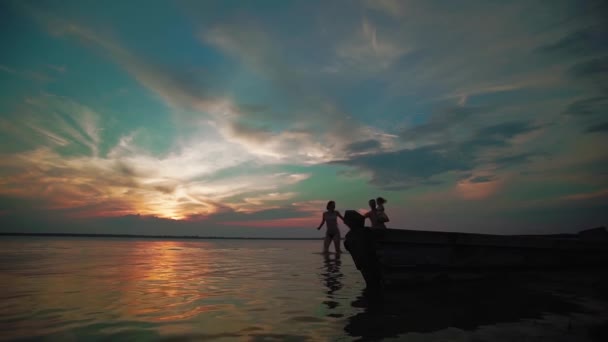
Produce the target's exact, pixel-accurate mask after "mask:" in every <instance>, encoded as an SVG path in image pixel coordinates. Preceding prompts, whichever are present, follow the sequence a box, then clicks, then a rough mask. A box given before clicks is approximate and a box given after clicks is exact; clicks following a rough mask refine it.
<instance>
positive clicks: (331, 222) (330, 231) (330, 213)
mask: <svg viewBox="0 0 608 342" xmlns="http://www.w3.org/2000/svg"><path fill="white" fill-rule="evenodd" d="M338 217H339V218H340V219H341V220H342V222H344V217H342V215H340V212H339V211H337V210H336V202H334V201H329V202H327V211H326V212H324V213H323V219H322V220H321V224H319V227H317V230H319V229H321V227H323V224H324V223H327V231H326V232H325V240H324V241H323V253H328V252H329V244H330V243H331V242H332V241H333V242H334V249H335V250H336V253H342V251H341V250H340V229H338Z"/></svg>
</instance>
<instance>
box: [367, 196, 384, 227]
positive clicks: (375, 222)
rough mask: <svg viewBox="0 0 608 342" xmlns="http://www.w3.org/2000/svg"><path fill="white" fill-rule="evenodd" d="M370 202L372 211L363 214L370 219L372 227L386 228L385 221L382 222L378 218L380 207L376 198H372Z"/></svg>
mask: <svg viewBox="0 0 608 342" xmlns="http://www.w3.org/2000/svg"><path fill="white" fill-rule="evenodd" d="M368 203H369V208H370V211H368V212H366V213H365V215H363V216H364V217H366V218H368V219H369V221H370V223H371V225H372V229H376V228H386V226H385V225H384V222H380V220H379V219H378V208H377V207H376V200H375V199H373V198H372V199H370V200H369V202H368Z"/></svg>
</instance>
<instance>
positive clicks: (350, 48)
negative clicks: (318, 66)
mask: <svg viewBox="0 0 608 342" xmlns="http://www.w3.org/2000/svg"><path fill="white" fill-rule="evenodd" d="M407 52H408V49H407V48H406V47H405V46H403V44H400V43H398V42H397V40H396V38H393V37H390V36H388V35H386V34H384V35H381V34H379V33H378V29H377V28H376V26H375V25H374V24H373V23H372V22H371V20H369V19H368V18H365V17H364V18H363V19H362V20H361V27H360V29H359V30H358V32H356V34H355V35H354V36H353V37H350V38H349V39H346V40H345V41H344V42H342V43H339V44H338V45H337V47H336V56H337V58H338V62H337V63H338V64H337V65H336V66H334V67H333V69H334V70H339V69H342V68H345V69H350V68H355V69H359V70H364V71H369V72H378V71H382V70H384V69H386V68H388V67H390V66H391V65H392V64H393V63H395V62H396V61H398V60H399V59H400V58H401V57H402V56H404V55H405V54H406V53H407Z"/></svg>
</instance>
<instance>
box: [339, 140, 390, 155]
mask: <svg viewBox="0 0 608 342" xmlns="http://www.w3.org/2000/svg"><path fill="white" fill-rule="evenodd" d="M381 147H382V143H381V142H380V141H378V140H374V139H369V140H364V141H357V142H354V143H351V144H349V145H347V146H346V150H347V151H348V152H349V153H365V152H375V151H378V150H380V148H381Z"/></svg>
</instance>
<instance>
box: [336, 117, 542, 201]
mask: <svg viewBox="0 0 608 342" xmlns="http://www.w3.org/2000/svg"><path fill="white" fill-rule="evenodd" d="M467 113H468V114H470V112H467ZM450 120H452V119H446V120H445V121H443V122H441V123H439V122H437V123H436V125H437V127H438V129H441V127H443V125H445V123H447V122H449V121H450ZM431 127H433V125H424V126H423V128H422V130H430V129H431ZM538 128H539V127H538V126H537V125H535V124H533V123H532V122H530V121H512V122H505V123H500V124H496V125H492V126H487V127H483V128H481V129H479V130H477V131H476V132H475V134H474V135H473V136H472V137H471V138H469V139H466V140H464V141H461V142H450V141H443V142H442V143H439V144H437V145H433V146H426V147H421V148H416V149H404V150H400V151H395V152H385V153H376V154H367V155H362V156H355V157H352V158H350V159H349V160H342V161H337V162H336V163H339V164H344V165H349V166H353V167H356V168H358V169H362V170H365V171H370V172H372V179H371V181H370V182H371V184H373V185H376V186H379V187H381V188H383V189H386V190H401V189H406V188H408V187H411V186H415V185H436V184H438V181H437V179H434V177H435V176H438V175H441V174H443V173H446V172H450V171H458V172H466V171H471V170H473V169H474V168H475V167H476V166H479V165H480V164H481V163H482V162H480V161H478V155H479V153H480V152H481V151H483V150H484V149H487V148H504V147H508V146H510V142H509V141H510V140H511V139H512V138H514V137H516V136H518V135H521V134H525V133H528V132H531V131H534V130H536V129H538ZM410 132H414V130H411V131H410ZM533 156H534V154H531V153H526V154H518V155H510V156H500V157H497V158H494V159H492V160H485V161H484V162H490V163H493V164H496V165H498V166H499V167H507V166H512V165H514V164H521V163H525V162H527V161H529V160H530V159H531V158H532V157H533ZM467 177H470V175H467ZM490 180H491V179H485V180H484V178H481V177H478V178H477V179H476V181H477V182H482V181H486V182H487V181H490Z"/></svg>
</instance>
